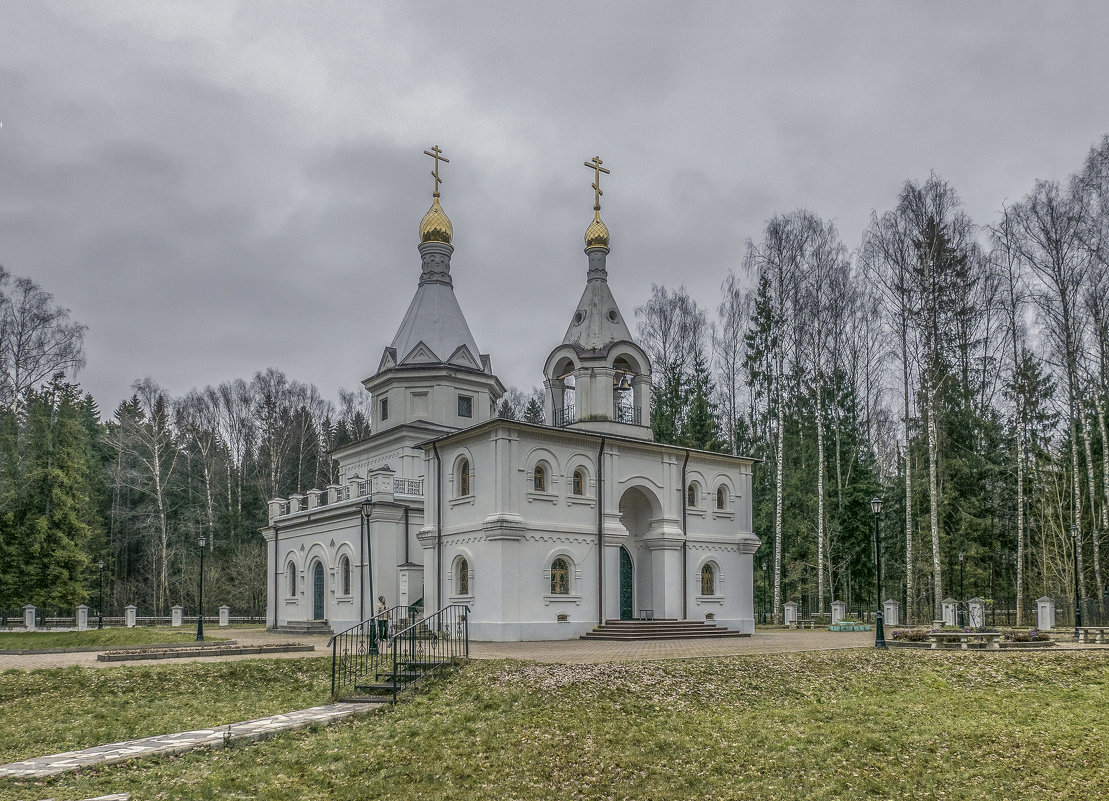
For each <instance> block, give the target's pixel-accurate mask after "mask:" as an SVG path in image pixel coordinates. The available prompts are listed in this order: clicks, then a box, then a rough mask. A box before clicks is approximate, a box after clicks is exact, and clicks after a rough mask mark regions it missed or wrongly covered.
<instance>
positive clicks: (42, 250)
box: [0, 2, 1109, 408]
mask: <svg viewBox="0 0 1109 801" xmlns="http://www.w3.org/2000/svg"><path fill="white" fill-rule="evenodd" d="M1107 21H1109V9H1107V8H1106V7H1104V6H1101V5H1093V4H1080V3H1073V4H1071V3H1056V4H1050V5H1043V4H1031V3H1029V4H1015V3H1000V2H999V3H978V4H963V3H929V4H927V5H907V4H898V5H890V4H885V3H846V4H845V3H837V4H825V3H798V4H792V3H791V4H785V5H784V6H783V5H776V6H772V7H771V6H767V5H765V4H746V3H739V4H737V3H705V2H693V3H682V4H663V3H605V4H595V3H570V4H564V3H557V4H556V3H549V4H547V3H539V4H536V3H528V4H521V3H483V4H469V5H460V4H455V3H438V4H425V3H421V4H406V3H395V4H373V5H369V4H364V3H328V4H312V5H310V6H309V5H300V4H290V5H284V4H277V3H260V2H258V3H229V2H228V3H188V4H180V3H166V4H160V3H152V2H142V3H123V2H115V3H95V4H84V5H82V4H74V3H66V4H56V5H55V4H48V3H43V4H33V5H32V4H17V3H2V4H0V122H2V123H3V127H2V128H0V176H2V178H0V180H2V183H0V262H2V263H3V264H4V265H5V266H6V267H7V268H8V269H9V270H11V271H13V272H15V273H16V274H25V275H31V276H32V277H34V278H35V279H36V280H38V281H39V282H40V283H42V284H43V285H44V286H45V287H46V288H48V289H49V290H50V291H52V292H54V293H55V295H56V296H57V298H58V300H59V302H61V303H62V304H64V305H67V306H69V307H71V308H72V310H73V313H74V316H75V317H76V318H77V319H79V320H81V321H82V322H85V323H87V324H88V325H89V326H90V331H89V334H88V338H87V349H88V356H89V366H88V368H87V369H86V370H85V371H84V373H83V374H82V375H81V376H80V378H81V380H82V381H83V383H84V384H85V385H86V386H87V387H88V388H89V389H90V390H91V391H92V392H93V393H94V394H95V395H96V396H97V398H98V399H99V400H100V402H101V404H102V406H104V407H105V408H110V407H112V406H114V405H115V404H116V403H117V402H118V401H119V400H120V399H121V398H122V397H124V395H125V394H126V393H127V388H128V385H129V384H130V382H131V380H133V379H134V378H136V377H139V376H142V375H147V374H150V375H153V376H155V377H156V378H157V379H158V380H159V381H161V382H162V383H164V384H165V385H167V386H168V387H169V388H170V389H171V391H173V392H175V393H180V392H183V391H184V390H186V389H188V388H189V387H190V386H195V385H203V384H206V383H211V382H217V381H220V380H223V379H225V378H229V377H233V376H238V375H244V376H245V375H249V374H251V373H252V372H253V371H254V370H256V369H259V368H263V367H266V366H269V365H273V366H277V367H280V368H282V369H284V370H286V371H287V372H288V373H289V374H290V375H292V376H294V377H297V378H299V379H301V380H307V381H312V382H314V383H316V384H317V385H318V386H319V387H320V388H321V390H322V391H323V392H324V393H325V394H329V395H334V393H335V390H336V388H337V387H339V386H352V385H354V383H355V382H356V381H358V380H360V379H361V378H362V377H364V376H365V375H366V374H367V373H368V372H369V371H371V370H372V369H373V368H374V367H375V366H376V364H377V360H378V357H379V355H380V351H381V348H382V347H383V346H384V345H385V344H386V343H387V342H388V340H389V339H390V338H391V336H392V334H393V330H394V328H395V327H396V325H397V324H398V322H399V320H400V316H401V315H402V313H403V310H404V308H405V306H406V305H407V302H408V300H409V299H410V297H411V294H412V292H413V291H414V288H415V284H416V280H417V276H418V273H419V258H418V255H417V253H416V248H415V246H416V227H417V225H418V222H419V220H420V218H421V217H422V215H423V213H424V211H426V209H427V207H428V205H429V203H430V190H431V178H430V176H429V175H428V171H429V169H430V162H429V160H428V159H426V157H424V156H423V155H422V151H423V149H424V148H426V147H428V146H429V145H431V144H432V143H438V144H439V145H440V146H442V147H443V148H444V149H445V150H446V151H447V154H448V155H449V156H450V157H451V159H452V161H451V164H450V165H447V166H446V167H444V176H445V178H446V183H445V184H444V187H443V203H444V206H445V208H446V209H447V212H448V213H449V214H450V216H451V218H452V220H453V222H454V226H455V234H456V235H455V244H456V248H457V250H456V254H455V257H454V262H453V264H454V274H455V280H456V291H457V294H458V296H459V298H460V301H461V303H462V306H463V309H464V310H465V312H466V313H467V315H468V317H469V319H470V323H471V327H472V329H473V331H474V335H475V337H476V339H477V341H478V344H479V345H480V346H481V347H482V348H483V349H484V350H486V351H488V352H490V353H491V354H492V355H493V358H494V365H495V367H496V368H497V370H498V372H499V373H500V374H501V377H502V379H503V380H505V381H506V382H507V383H515V384H520V385H523V386H525V387H526V386H530V385H532V384H535V383H538V381H539V379H540V375H539V372H540V369H541V365H542V362H543V359H544V358H545V356H546V354H547V352H548V351H549V349H550V348H551V347H553V346H554V344H556V343H557V342H558V341H559V340H560V339H561V337H562V334H563V332H564V331H565V328H566V325H567V322H568V320H569V317H570V315H571V313H572V311H573V307H574V304H575V303H576V301H577V298H578V296H579V295H580V292H581V288H582V284H583V279H584V272H585V257H584V255H583V254H582V252H581V248H582V240H581V237H582V234H583V232H584V229H585V227H586V225H587V224H588V222H589V219H590V217H591V214H592V210H591V202H592V193H591V191H590V189H589V181H590V176H589V174H588V172H587V171H586V169H585V167H584V166H582V162H583V161H584V160H585V159H587V158H589V157H591V156H593V155H594V154H598V155H600V156H601V157H602V158H604V159H605V162H606V165H607V166H609V167H611V168H612V170H613V174H612V175H611V176H610V177H609V178H608V179H607V180H606V184H605V186H606V194H605V200H604V202H605V211H604V215H605V219H606V222H607V223H608V225H609V227H610V229H611V230H612V233H613V253H612V256H611V257H610V260H609V266H610V275H611V282H612V284H613V287H614V291H615V292H616V296H617V299H618V301H619V302H620V304H621V306H622V307H623V310H624V313H625V314H626V315H628V316H631V313H632V309H633V307H634V306H635V305H637V304H639V303H642V302H643V300H644V299H645V298H646V297H647V294H648V292H649V288H650V284H651V283H652V282H655V283H667V284H678V283H684V284H686V286H687V287H688V288H689V289H690V291H691V292H692V293H693V294H694V296H695V297H697V298H698V300H699V301H700V302H701V303H702V304H704V305H706V306H710V307H711V306H714V305H715V296H716V291H717V288H718V287H719V284H720V282H721V280H722V279H723V277H724V275H725V274H726V272H727V271H728V270H729V269H738V268H739V265H740V262H741V258H742V252H743V244H744V240H745V239H746V238H747V237H755V236H758V233H759V231H760V230H761V227H762V225H763V222H764V221H765V220H766V218H768V217H769V216H770V215H772V214H774V213H776V212H779V211H786V210H789V209H792V208H796V207H798V206H805V207H808V208H811V209H813V210H814V211H816V212H817V213H819V214H822V215H824V216H826V217H831V218H833V219H835V220H836V221H837V222H838V224H839V226H840V229H841V233H842V235H843V237H844V238H845V240H846V241H847V242H848V243H849V244H854V243H855V242H857V241H858V238H859V236H860V234H861V231H862V228H863V227H864V226H865V224H866V221H867V219H868V218H869V215H870V213H871V210H873V209H878V210H881V209H884V208H886V207H888V206H889V205H891V204H892V203H893V202H894V199H895V196H896V193H897V191H898V189H899V187H900V185H901V183H902V182H903V181H904V180H906V179H909V178H912V179H921V178H923V177H925V176H927V174H928V172H929V171H931V170H936V171H937V172H938V173H939V174H940V175H942V176H943V177H945V178H946V179H948V180H949V181H950V182H952V183H953V185H954V186H955V187H956V188H957V189H958V190H959V192H960V193H961V195H962V197H963V198H964V200H965V202H966V204H967V209H968V211H969V212H970V214H971V215H972V216H973V217H974V218H975V219H976V220H977V221H979V222H980V223H988V222H990V221H991V220H992V218H993V216H994V214H995V213H996V211H997V210H998V209H999V208H1000V207H1001V204H1002V203H1003V202H1005V201H1006V200H1007V199H1008V200H1010V201H1011V200H1013V199H1016V198H1018V197H1019V196H1020V195H1022V194H1023V193H1024V192H1026V191H1028V189H1029V188H1030V187H1031V185H1032V182H1033V180H1034V179H1035V178H1036V177H1056V178H1061V177H1064V176H1065V175H1066V174H1067V173H1068V172H1070V171H1073V170H1074V169H1076V168H1077V167H1078V165H1079V164H1080V162H1081V160H1082V158H1083V157H1084V155H1085V152H1086V150H1087V148H1088V147H1089V146H1090V145H1091V144H1092V143H1093V142H1094V141H1095V140H1096V139H1097V138H1098V137H1099V136H1100V135H1102V134H1103V133H1105V132H1106V131H1109V119H1107V113H1106V106H1105V103H1104V100H1103V98H1104V97H1106V96H1107V95H1109V91H1107V89H1109V86H1107V84H1109V78H1107V77H1106V76H1109V49H1107V48H1105V47H1104V44H1103V40H1104V35H1105V31H1106V30H1107V26H1106V23H1107Z"/></svg>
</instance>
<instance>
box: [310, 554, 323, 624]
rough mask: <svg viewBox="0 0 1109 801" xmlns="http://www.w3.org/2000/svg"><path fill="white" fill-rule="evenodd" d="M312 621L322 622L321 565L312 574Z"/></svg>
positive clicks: (318, 563) (319, 563)
mask: <svg viewBox="0 0 1109 801" xmlns="http://www.w3.org/2000/svg"><path fill="white" fill-rule="evenodd" d="M312 619H313V620H323V563H322V562H316V569H315V570H314V571H313V572H312Z"/></svg>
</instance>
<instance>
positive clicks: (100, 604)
mask: <svg viewBox="0 0 1109 801" xmlns="http://www.w3.org/2000/svg"><path fill="white" fill-rule="evenodd" d="M96 566H97V568H98V569H99V570H100V599H99V600H98V601H97V603H96V605H97V607H98V608H99V610H100V614H99V620H98V621H97V623H96V627H97V628H98V629H102V628H104V560H103V559H101V560H100V561H99V562H97V563H96Z"/></svg>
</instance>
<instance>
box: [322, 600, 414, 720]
mask: <svg viewBox="0 0 1109 801" xmlns="http://www.w3.org/2000/svg"><path fill="white" fill-rule="evenodd" d="M410 623H411V620H410V618H409V608H408V607H407V606H404V605H400V604H398V605H397V606H394V607H392V608H391V609H389V610H388V611H386V612H384V613H382V614H380V615H374V616H373V617H371V618H369V619H368V620H363V621H362V622H361V623H355V624H354V625H353V626H351V627H350V628H349V629H344V630H343V631H340V632H339V633H338V634H336V635H334V636H332V638H331V639H330V640H328V642H327V646H328V647H329V648H330V649H331V697H332V698H338V697H339V695H340V694H341V693H349V692H351V691H353V689H354V687H355V685H356V684H357V683H358V682H360V681H363V680H365V679H366V678H367V677H371V678H373V680H374V681H376V676H377V674H378V673H379V672H380V669H381V667H382V666H383V665H385V664H386V662H385V661H383V660H385V659H386V658H388V663H387V664H388V665H389V666H391V665H392V656H391V655H390V654H389V653H388V643H389V635H390V634H391V633H395V632H397V631H399V630H400V629H403V628H406V627H407V626H408V625H409V624H410Z"/></svg>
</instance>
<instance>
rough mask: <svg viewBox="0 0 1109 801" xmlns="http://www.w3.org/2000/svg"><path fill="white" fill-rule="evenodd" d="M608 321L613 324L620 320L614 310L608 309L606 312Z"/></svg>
mask: <svg viewBox="0 0 1109 801" xmlns="http://www.w3.org/2000/svg"><path fill="white" fill-rule="evenodd" d="M608 319H609V322H613V323H615V322H616V321H617V320H619V319H620V315H619V314H617V313H616V309H609V310H608Z"/></svg>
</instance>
